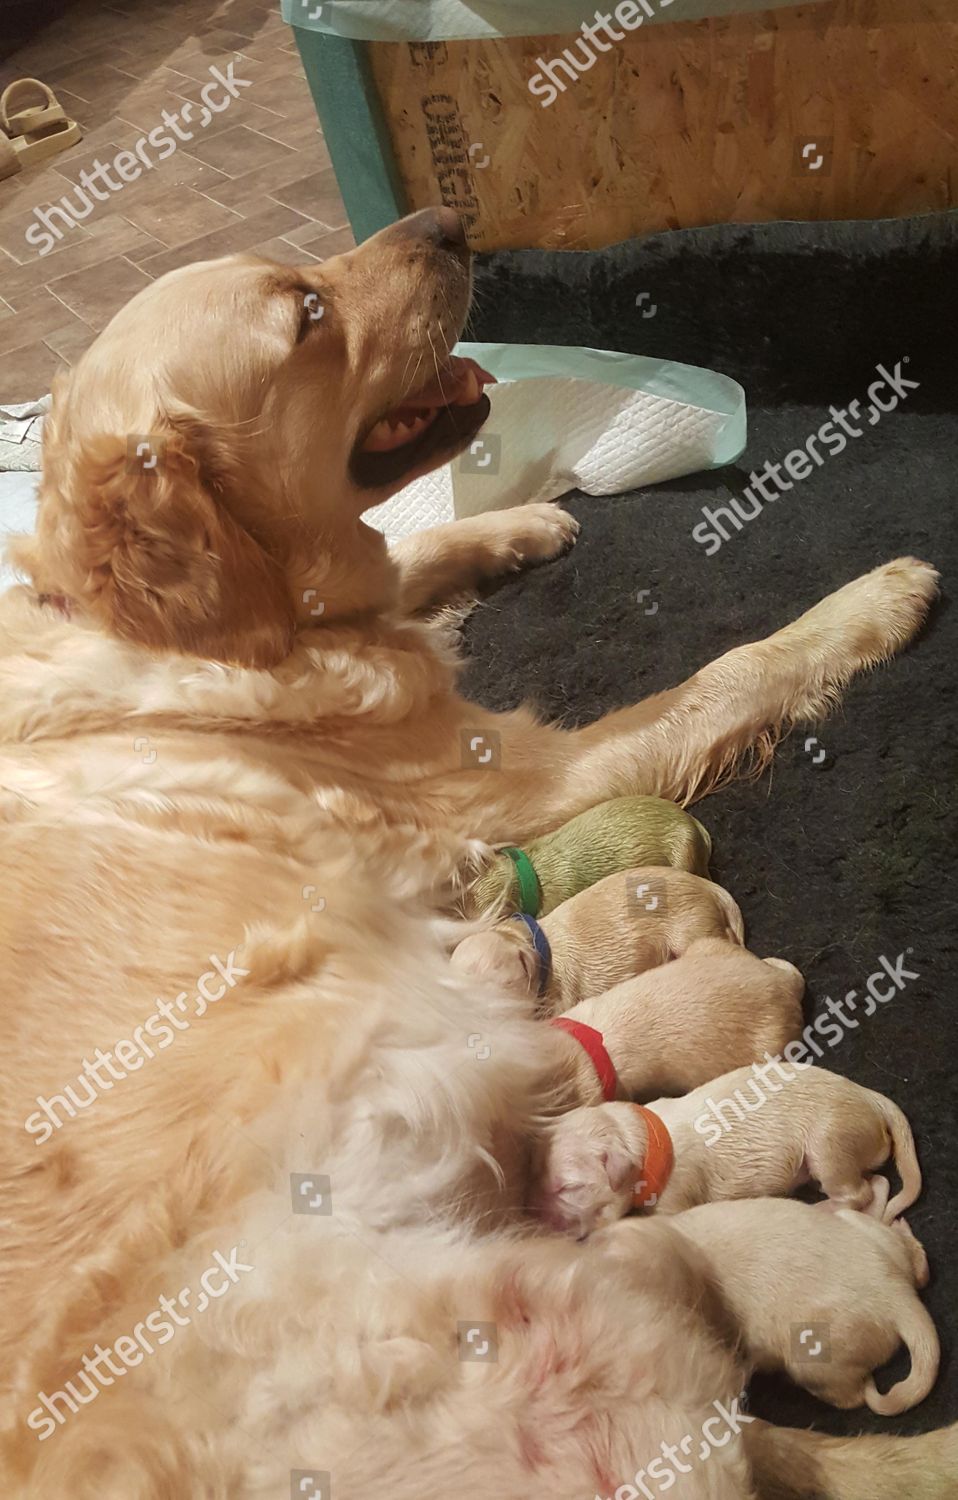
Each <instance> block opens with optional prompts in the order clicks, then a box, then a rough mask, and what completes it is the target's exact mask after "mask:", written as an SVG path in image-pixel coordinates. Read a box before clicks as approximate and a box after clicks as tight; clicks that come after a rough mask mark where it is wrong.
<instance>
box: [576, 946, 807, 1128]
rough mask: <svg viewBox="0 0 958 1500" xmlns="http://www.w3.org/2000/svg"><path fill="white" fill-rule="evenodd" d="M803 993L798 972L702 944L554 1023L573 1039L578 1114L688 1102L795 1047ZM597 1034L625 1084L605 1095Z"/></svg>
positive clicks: (768, 960)
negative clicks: (663, 1098) (593, 1108)
mask: <svg viewBox="0 0 958 1500" xmlns="http://www.w3.org/2000/svg"><path fill="white" fill-rule="evenodd" d="M804 990H805V981H804V980H803V978H802V976H801V974H800V973H799V972H798V970H797V969H796V968H795V966H794V965H793V964H789V963H786V962H785V961H784V960H783V959H779V958H765V959H762V958H756V956H755V954H754V953H749V951H748V949H747V948H741V947H739V945H738V944H737V943H735V942H730V941H728V940H727V939H722V938H700V939H698V940H697V941H696V942H694V943H691V944H690V945H689V947H688V948H687V950H686V951H685V953H684V954H683V955H682V957H681V958H677V959H675V960H674V962H673V963H668V964H663V965H662V966H661V967H660V968H657V969H650V970H649V971H648V973H646V974H640V975H639V976H638V978H636V979H629V980H627V981H626V982H625V983H624V984H617V985H615V986H614V987H613V988H612V989H611V990H606V992H605V994H604V995H596V996H595V997H594V998H593V999H591V1000H583V1001H581V1002H580V1003H579V1004H578V1005H576V1006H574V1007H573V1008H572V1009H571V1010H569V1011H567V1012H566V1013H565V1015H563V1016H559V1017H556V1018H555V1019H554V1020H553V1021H552V1023H551V1024H552V1025H553V1026H556V1027H562V1028H563V1029H565V1030H566V1032H567V1033H569V1034H568V1035H567V1036H566V1037H565V1038H564V1040H565V1042H566V1047H565V1049H564V1051H563V1052H561V1054H559V1057H558V1064H557V1066H558V1069H559V1075H560V1076H559V1080H558V1082H559V1084H560V1086H562V1085H564V1087H565V1091H566V1097H567V1098H569V1099H571V1101H573V1102H574V1103H575V1104H593V1103H595V1104H597V1103H599V1102H600V1101H601V1100H602V1099H603V1098H606V1099H610V1098H614V1097H618V1098H643V1099H650V1098H654V1097H655V1096H656V1095H659V1094H684V1093H686V1092H687V1091H688V1090H689V1089H693V1088H695V1087H696V1086H697V1085H698V1084H700V1083H704V1082H705V1080H706V1079H708V1078H713V1077H714V1076H715V1073H716V1071H717V1070H722V1069H726V1068H733V1067H739V1066H741V1065H742V1064H743V1063H747V1062H750V1061H752V1060H753V1059H754V1060H757V1059H759V1058H761V1057H763V1056H764V1055H765V1053H766V1052H780V1051H781V1050H782V1049H783V1048H784V1047H785V1046H787V1044H788V1043H789V1042H790V1041H792V1040H794V1038H795V1037H797V1036H798V1034H799V1029H800V1027H801V1019H802V1011H801V1001H802V995H803V993H804ZM576 1032H579V1034H580V1037H582V1040H581V1042H580V1040H577V1039H576V1035H575V1033H576ZM596 1033H598V1037H599V1041H600V1043H601V1045H602V1046H603V1047H604V1050H605V1052H606V1053H607V1055H608V1059H609V1060H610V1062H611V1065H612V1067H613V1068H614V1070H615V1075H617V1077H616V1078H615V1080H614V1087H612V1088H610V1089H607V1090H605V1091H604V1090H603V1086H602V1081H601V1078H600V1072H599V1071H598V1069H597V1064H596V1062H595V1061H594V1057H595V1047H594V1045H592V1048H591V1051H590V1050H588V1048H589V1046H590V1043H591V1042H592V1040H593V1039H594V1037H595V1034H596ZM590 1034H591V1035H590Z"/></svg>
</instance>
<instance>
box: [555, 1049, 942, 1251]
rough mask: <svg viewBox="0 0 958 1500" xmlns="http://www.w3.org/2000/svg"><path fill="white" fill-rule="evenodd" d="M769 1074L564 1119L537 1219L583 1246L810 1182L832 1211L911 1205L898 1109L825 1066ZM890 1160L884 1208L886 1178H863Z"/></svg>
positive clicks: (917, 1173)
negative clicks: (637, 1213) (894, 1181)
mask: <svg viewBox="0 0 958 1500" xmlns="http://www.w3.org/2000/svg"><path fill="white" fill-rule="evenodd" d="M773 1066H775V1065H774V1064H773V1063H766V1064H763V1065H762V1067H761V1068H759V1067H754V1068H752V1067H748V1068H741V1069H739V1070H738V1071H736V1072H732V1073H728V1074H726V1075H725V1076H724V1077H722V1078H716V1079H713V1081H712V1082H711V1083H708V1084H706V1085H705V1086H704V1087H702V1088H699V1089H696V1090H695V1091H694V1092H693V1093H690V1094H688V1095H687V1096H686V1097H685V1098H683V1099H658V1100H656V1102H655V1103H654V1104H653V1105H652V1106H651V1107H650V1108H648V1109H646V1108H640V1107H637V1106H635V1105H629V1104H616V1103H607V1104H605V1105H604V1106H602V1107H601V1108H599V1109H575V1110H571V1111H570V1112H569V1113H568V1114H566V1115H563V1116H562V1117H561V1118H560V1119H558V1120H556V1121H554V1122H553V1124H552V1127H551V1130H550V1132H549V1136H548V1139H547V1141H546V1143H545V1158H544V1161H543V1167H542V1175H541V1178H540V1185H539V1189H538V1195H537V1201H538V1207H539V1208H540V1211H541V1212H542V1214H543V1217H544V1218H545V1219H546V1220H547V1222H549V1223H550V1224H551V1225H552V1226H553V1227H554V1228H561V1229H566V1230H568V1231H570V1232H572V1233H574V1234H576V1235H577V1236H578V1237H580V1238H582V1237H583V1236H584V1235H586V1234H589V1233H590V1232H591V1231H592V1230H593V1229H596V1228H598V1227H599V1226H600V1225H602V1224H606V1223H609V1222H611V1221H612V1220H613V1219H616V1218H619V1217H620V1216H621V1215H622V1214H625V1213H628V1212H629V1210H630V1209H631V1208H636V1207H655V1208H657V1209H658V1210H659V1211H660V1212H662V1213H667V1214H675V1213H681V1212H682V1211H683V1210H684V1209H689V1208H693V1207H694V1206H696V1205H698V1204H703V1203H710V1202H715V1201H718V1200H722V1199H732V1198H757V1197H770V1196H773V1195H774V1196H778V1195H784V1194H788V1193H791V1192H793V1191H794V1190H795V1189H796V1188H798V1187H801V1186H803V1185H804V1184H805V1183H807V1182H809V1181H814V1182H817V1183H819V1185H820V1186H821V1188H822V1191H823V1192H824V1193H825V1194H826V1196H827V1197H828V1198H829V1199H830V1200H831V1202H832V1203H834V1204H835V1205H836V1206H838V1207H845V1208H856V1209H861V1210H864V1211H867V1212H870V1213H872V1214H874V1216H875V1217H879V1218H882V1219H884V1221H885V1222H886V1223H891V1222H892V1221H893V1220H894V1219H896V1218H897V1217H898V1215H899V1214H901V1213H903V1212H904V1210H905V1209H906V1208H909V1207H910V1206H911V1205H912V1204H913V1203H914V1202H915V1200H916V1198H917V1197H918V1195H919V1193H920V1192H921V1169H920V1167H919V1165H918V1158H917V1155H916V1153H915V1142H914V1138H913V1136H912V1132H911V1127H910V1126H909V1124H908V1121H907V1119H906V1118H905V1116H904V1114H903V1113H902V1111H901V1110H900V1109H899V1108H898V1105H897V1104H894V1103H893V1102H892V1101H891V1100H890V1099H886V1098H885V1097H884V1096H883V1095H882V1094H877V1093H874V1092H873V1091H872V1090H871V1089H866V1088H862V1087H861V1085H860V1084H857V1083H852V1081H851V1080H850V1079H848V1078H842V1077H841V1076H840V1075H839V1074H837V1073H829V1072H827V1071H826V1069H824V1068H815V1067H809V1066H803V1067H801V1068H798V1067H796V1068H794V1070H791V1071H789V1070H787V1069H785V1068H784V1067H783V1066H782V1065H781V1064H779V1065H778V1070H779V1073H780V1075H781V1080H782V1081H776V1082H774V1083H772V1081H771V1080H770V1079H769V1076H768V1075H769V1072H770V1069H771V1068H772V1067H773ZM760 1077H761V1078H762V1079H764V1083H763V1085H762V1086H761V1087H758V1088H756V1084H757V1083H758V1081H759V1078H760ZM719 1121H721V1122H722V1124H721V1125H719V1123H718V1122H719ZM891 1156H894V1160H895V1164H896V1166H897V1168H898V1171H899V1174H900V1176H901V1180H902V1187H901V1191H900V1192H899V1193H898V1194H897V1195H896V1196H895V1197H894V1198H892V1199H891V1201H890V1202H888V1201H887V1191H888V1184H887V1181H886V1179H884V1178H872V1177H871V1176H870V1175H869V1174H871V1173H873V1172H875V1171H876V1170H877V1169H878V1168H879V1167H881V1166H882V1165H884V1163H885V1162H886V1161H887V1160H888V1159H889V1157H891Z"/></svg>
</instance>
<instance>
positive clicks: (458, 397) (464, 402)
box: [410, 355, 496, 406]
mask: <svg viewBox="0 0 958 1500" xmlns="http://www.w3.org/2000/svg"><path fill="white" fill-rule="evenodd" d="M495 383H496V377H495V375H490V373H489V371H488V370H484V369H483V368H482V365H480V364H477V363H476V361H475V360H474V359H467V358H465V357H464V356H460V355H453V357H452V359H450V361H449V364H448V365H447V367H446V369H445V370H443V372H442V374H441V375H437V376H436V379H435V380H433V381H431V382H430V384H429V385H427V386H424V387H423V389H422V390H421V391H417V392H416V394H415V396H414V397H412V398H411V401H410V404H411V405H415V406H473V405H474V404H475V403H476V402H477V401H478V400H479V397H480V396H481V395H482V388H483V386H485V385H495Z"/></svg>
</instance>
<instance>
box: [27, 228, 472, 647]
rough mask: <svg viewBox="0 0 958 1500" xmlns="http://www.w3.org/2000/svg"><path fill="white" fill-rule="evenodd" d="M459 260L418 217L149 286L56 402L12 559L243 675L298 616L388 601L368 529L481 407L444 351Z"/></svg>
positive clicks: (454, 244)
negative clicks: (331, 248)
mask: <svg viewBox="0 0 958 1500" xmlns="http://www.w3.org/2000/svg"><path fill="white" fill-rule="evenodd" d="M469 260H470V257H469V252H468V249H467V248H466V243H465V239H464V236H463V233H462V229H461V226H460V224H459V220H458V219H457V217H456V215H455V214H454V213H453V212H452V211H451V210H449V209H438V210H431V209H430V210H426V211H424V212H422V213H418V214H414V215H412V216H411V217H410V218H408V219H404V220H402V221H401V222H400V223H398V224H396V225H393V226H392V227H391V228H389V229H386V230H384V231H383V232H382V233H380V234H378V235H376V236H375V237H374V238H373V239H370V240H367V241H366V242H365V244H363V245H362V246H360V247H359V248H358V249H356V250H352V251H350V252H349V253H348V254H346V255H340V256H336V257H335V258H334V259H331V260H327V261H325V262H323V263H322V264H316V263H313V264H311V265H307V266H299V267H295V268H289V267H286V266H280V265H276V264H273V263H270V262H266V261H263V260H259V259H257V258H254V257H252V256H246V255H239V256H229V257H227V258H226V259H223V260H215V261H205V262H202V263H200V264H197V265H191V266H186V267H183V268H182V269H181V270H178V271H173V272H171V273H170V274H169V275H167V276H164V277H162V278H161V279H160V280H159V281H157V282H155V283H154V284H153V285H151V286H148V287H145V288H144V290H143V291H141V292H140V293H139V294H138V295H137V296H136V297H135V298H134V299H133V301H132V302H130V303H129V304H128V305H127V306H126V307H124V308H123V309H122V311H120V312H119V313H117V315H116V316H115V317H114V318H113V320H112V322H111V323H110V324H109V325H108V326H107V328H106V329H105V330H104V331H103V333H101V334H100V336H99V338H98V339H97V340H96V342H95V343H94V344H93V345H92V347H91V348H90V349H89V350H88V351H87V353H86V354H85V355H84V356H83V358H82V359H81V360H80V362H79V363H78V365H77V366H76V368H75V369H74V370H73V371H72V372H71V373H70V375H69V376H68V377H67V378H66V379H64V380H63V381H61V383H60V384H59V385H58V387H57V388H56V390H55V393H54V403H53V412H52V414H51V416H50V418H49V419H48V421H47V424H46V432H45V436H44V459H43V481H42V485H41V491H40V512H39V519H38V527H37V536H36V538H35V539H33V538H30V539H21V540H20V541H19V542H18V543H16V544H15V545H14V546H13V548H12V555H13V558H14V560H15V562H16V563H17V564H18V565H19V566H20V567H22V568H23V569H24V570H25V571H26V572H27V573H29V574H30V576H31V577H32V579H33V582H34V584H35V586H36V588H37V589H38V590H39V591H40V592H41V593H42V594H47V595H53V596H59V597H61V598H62V599H64V600H66V601H69V607H71V608H75V609H77V610H79V611H82V612H83V613H85V614H86V615H87V616H88V617H91V618H92V619H93V620H94V621H95V622H96V623H97V624H99V625H100V626H102V627H105V628H107V629H109V630H112V631H113V632H115V633H116V634H118V635H120V636H123V637H124V638H126V639H130V640H135V641H138V642H140V643H142V644H144V645H147V646H152V647H160V648H170V649H174V650H179V651H184V652H190V653H195V654H198V655H203V656H207V657H214V658H217V659H220V660H223V661H229V662H234V663H238V664H240V665H247V666H268V665H271V664H273V663H275V662H277V661H279V660H281V659H282V658H283V657H284V656H285V655H286V653H287V652H288V650H289V648H290V645H291V643H292V638H293V634H294V631H295V628H296V623H297V621H298V620H306V621H308V620H309V619H310V617H311V616H312V617H313V618H315V617H316V616H318V615H320V614H324V615H325V617H326V618H329V617H330V616H335V615H342V614H346V613H354V612H356V611H358V610H362V609H364V608H368V607H370V606H372V605H381V604H382V603H383V602H388V598H389V590H390V587H391V579H392V573H391V568H390V565H389V562H388V559H387V556H386V551H385V546H384V543H383V540H382V537H381V536H380V535H379V533H378V532H376V531H374V530H372V529H371V528H369V527H367V526H365V525H363V523H362V521H361V516H362V513H363V512H364V511H365V510H367V509H368V508H369V507H371V506H373V505H377V504H379V503H380V502H381V501H383V500H385V499H387V498H388V497H389V496H390V495H391V494H393V493H395V491H396V490H398V489H400V488H401V487H402V486H403V485H405V484H407V483H408V482H409V481H410V480H411V479H413V478H414V477H416V476H417V475H419V474H423V473H425V472H427V471H428V470H430V469H433V468H435V467H437V466H438V465H439V464H441V463H445V462H446V461H447V460H449V459H450V458H452V457H453V456H455V454H457V453H458V452H460V451H461V450H462V449H463V448H464V447H465V446H466V445H467V444H468V442H469V441H470V440H471V439H472V437H473V436H474V435H475V433H476V432H477V431H478V429H479V427H480V426H481V425H482V423H483V422H484V421H485V418H486V416H487V415H488V412H489V401H488V398H487V397H486V396H484V395H483V393H482V386H483V384H484V381H485V378H486V377H484V376H483V374H482V372H481V371H480V370H479V369H478V367H477V366H475V365H474V364H473V363H472V361H468V360H457V359H455V358H454V357H452V356H451V355H450V351H451V349H452V347H453V345H454V344H455V342H456V340H457V338H458V337H459V335H460V333H461V331H462V327H463V324H464V321H465V317H466V313H467V310H468V305H469V295H470V269H469Z"/></svg>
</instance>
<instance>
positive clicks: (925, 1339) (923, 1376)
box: [865, 1296, 941, 1417]
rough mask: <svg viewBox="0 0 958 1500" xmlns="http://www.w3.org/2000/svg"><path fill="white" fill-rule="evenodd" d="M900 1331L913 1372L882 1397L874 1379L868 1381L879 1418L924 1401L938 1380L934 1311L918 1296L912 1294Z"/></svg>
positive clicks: (867, 1389)
mask: <svg viewBox="0 0 958 1500" xmlns="http://www.w3.org/2000/svg"><path fill="white" fill-rule="evenodd" d="M898 1332H899V1333H900V1335H901V1337H902V1339H903V1341H904V1342H905V1343H906V1344H907V1345H908V1353H909V1354H910V1355H911V1373H910V1375H909V1376H908V1377H907V1379H905V1380H900V1381H899V1382H898V1384H897V1385H893V1386H892V1388H891V1390H890V1391H889V1392H888V1393H887V1395H885V1396H883V1395H882V1393H881V1391H880V1390H879V1389H878V1387H877V1385H876V1384H875V1382H874V1380H872V1379H871V1378H869V1379H868V1380H866V1382H865V1400H866V1401H867V1403H868V1405H869V1406H870V1407H871V1409H872V1411H873V1412H875V1414H876V1415H877V1416H879V1417H897V1416H898V1415H899V1413H900V1412H903V1411H909V1410H910V1409H911V1408H912V1407H913V1406H917V1405H918V1403H919V1401H924V1399H925V1397H926V1396H927V1395H928V1392H929V1391H930V1390H931V1388H932V1386H933V1385H934V1383H935V1381H936V1380H937V1379H938V1365H939V1363H940V1361H941V1346H940V1344H939V1343H938V1330H937V1329H936V1328H935V1325H934V1323H933V1322H932V1319H931V1314H930V1313H929V1311H928V1309H927V1308H926V1307H925V1305H924V1303H923V1302H920V1301H919V1300H918V1298H917V1296H909V1298H908V1300H907V1302H906V1306H905V1313H904V1315H903V1316H902V1317H901V1318H899V1319H898Z"/></svg>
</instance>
